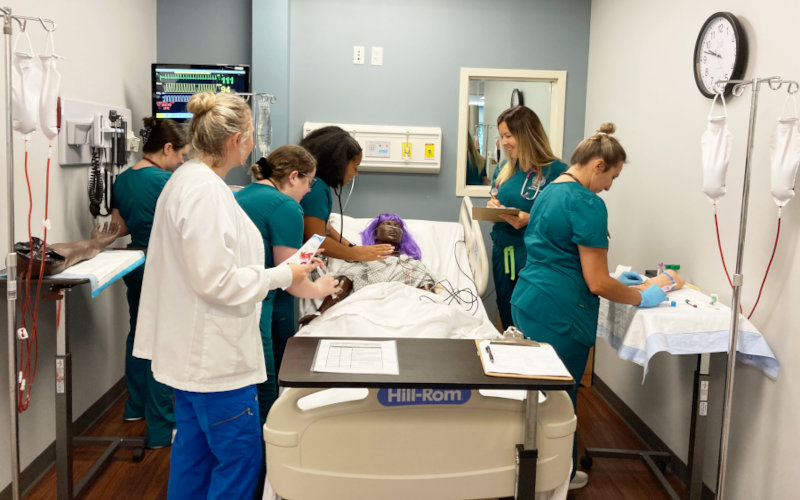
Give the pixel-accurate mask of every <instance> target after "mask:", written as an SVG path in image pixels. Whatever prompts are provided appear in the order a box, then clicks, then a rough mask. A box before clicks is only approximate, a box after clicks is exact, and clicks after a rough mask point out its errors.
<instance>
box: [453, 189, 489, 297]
mask: <svg viewBox="0 0 800 500" xmlns="http://www.w3.org/2000/svg"><path fill="white" fill-rule="evenodd" d="M458 222H460V223H461V225H462V226H463V227H464V242H465V243H466V245H467V254H468V255H469V267H470V269H471V270H472V277H473V279H474V280H475V287H476V288H477V289H478V295H480V296H481V297H483V294H484V293H486V283H487V282H488V281H489V259H488V258H487V256H486V245H485V244H484V243H483V234H482V233H481V226H480V225H479V224H478V221H477V220H475V219H473V218H472V200H471V199H470V197H469V196H465V197H464V198H463V199H462V200H461V209H460V210H459V213H458Z"/></svg>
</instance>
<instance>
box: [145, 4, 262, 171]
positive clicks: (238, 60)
mask: <svg viewBox="0 0 800 500" xmlns="http://www.w3.org/2000/svg"><path fill="white" fill-rule="evenodd" d="M157 12H158V23H157V33H158V35H157V40H156V43H157V50H158V52H157V54H156V58H157V59H158V60H157V61H153V62H160V63H177V64H183V63H186V64H250V63H251V60H252V59H251V49H250V46H251V45H250V38H251V36H250V27H251V21H252V19H253V16H252V2H251V0H223V1H210V0H158V7H157ZM146 71H150V69H149V68H147V69H146ZM225 180H226V181H227V182H228V184H237V185H244V184H247V183H248V182H250V176H249V175H247V172H246V170H245V169H244V168H242V169H238V168H237V169H233V170H231V171H230V173H229V174H228V177H226V178H225Z"/></svg>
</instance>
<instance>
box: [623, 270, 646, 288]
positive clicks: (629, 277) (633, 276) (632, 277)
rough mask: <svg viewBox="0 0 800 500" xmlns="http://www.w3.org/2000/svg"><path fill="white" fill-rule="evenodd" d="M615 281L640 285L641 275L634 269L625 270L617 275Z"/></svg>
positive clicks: (629, 284)
mask: <svg viewBox="0 0 800 500" xmlns="http://www.w3.org/2000/svg"><path fill="white" fill-rule="evenodd" d="M617 281H619V282H620V283H622V284H623V285H627V286H631V285H641V284H642V277H641V276H640V275H639V273H637V272H636V271H625V272H623V273H622V274H620V275H619V276H618V277H617Z"/></svg>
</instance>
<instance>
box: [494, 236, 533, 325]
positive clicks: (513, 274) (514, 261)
mask: <svg viewBox="0 0 800 500" xmlns="http://www.w3.org/2000/svg"><path fill="white" fill-rule="evenodd" d="M527 257H528V252H527V249H526V248H525V245H519V246H507V247H501V246H498V245H493V246H492V277H493V278H494V289H495V294H496V296H497V311H498V312H499V313H500V322H501V323H502V324H503V330H505V329H507V328H508V327H509V326H514V325H515V323H514V320H513V318H512V315H511V294H512V293H514V287H515V286H516V285H517V279H518V278H519V272H520V271H521V270H522V266H524V265H525V259H527ZM506 271H507V272H506ZM512 278H513V279H512ZM517 326H519V325H517Z"/></svg>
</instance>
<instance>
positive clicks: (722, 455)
mask: <svg viewBox="0 0 800 500" xmlns="http://www.w3.org/2000/svg"><path fill="white" fill-rule="evenodd" d="M729 83H730V84H735V86H734V87H733V91H732V93H733V95H734V96H736V97H741V95H742V94H743V93H744V89H745V87H747V86H748V85H750V90H751V91H752V97H751V100H750V122H749V124H748V127H747V155H746V156H745V161H744V186H743V188H742V207H741V212H740V215H739V244H738V247H737V249H736V269H735V270H734V274H733V298H732V300H731V327H730V333H729V337H728V338H729V345H728V369H727V372H726V377H725V400H724V402H723V407H722V432H721V436H720V446H719V460H718V462H717V464H718V467H717V495H716V498H717V499H718V500H722V498H723V495H724V491H725V466H726V459H727V454H728V434H729V432H730V422H731V415H730V412H731V399H732V396H733V377H734V370H735V367H736V347H737V345H738V340H739V315H740V314H739V304H740V298H741V291H742V282H743V276H742V274H741V273H742V260H743V256H744V237H745V232H746V229H747V209H748V201H749V198H750V157H751V153H752V151H753V134H754V132H755V127H756V109H757V108H758V91H759V89H760V87H761V84H762V83H767V84H768V85H769V88H770V89H771V90H778V89H780V88H781V86H783V84H784V83H786V84H787V85H788V89H787V91H788V92H789V93H790V94H794V93H796V92H797V90H798V83H797V82H795V81H791V80H782V79H781V77H779V76H772V77H769V78H753V79H752V80H718V81H717V82H716V86H717V88H720V89H723V88H725V86H727V85H728V84H729Z"/></svg>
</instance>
